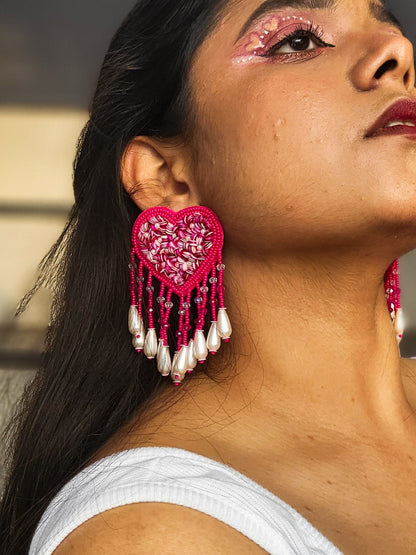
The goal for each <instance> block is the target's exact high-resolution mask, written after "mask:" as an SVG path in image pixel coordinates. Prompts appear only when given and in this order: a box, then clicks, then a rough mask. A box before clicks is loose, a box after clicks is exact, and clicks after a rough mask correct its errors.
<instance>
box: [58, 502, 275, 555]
mask: <svg viewBox="0 0 416 555" xmlns="http://www.w3.org/2000/svg"><path fill="white" fill-rule="evenodd" d="M97 553H99V554H100V555H110V554H111V555H114V554H116V553H123V554H125V555H133V554H134V555H136V554H139V553H140V554H141V555H146V554H149V555H150V554H152V555H155V554H158V553H172V554H175V553H178V554H179V553H181V554H184V555H187V554H191V553H192V554H194V553H202V554H204V553H206V554H212V553H219V554H221V553H224V554H225V553H241V554H242V555H246V554H247V555H248V554H253V555H255V554H260V553H265V551H264V550H263V549H261V548H260V547H259V546H258V545H257V544H255V543H254V542H252V541H251V540H249V539H248V538H246V537H245V536H244V535H243V534H241V533H240V532H238V531H237V530H234V529H233V528H231V527H230V526H227V525H226V524H224V523H222V522H220V521H219V520H216V519H215V518H212V517H210V516H208V515H206V514H204V513H200V512H199V511H195V510H193V509H189V508H187V507H182V506H179V505H172V504H167V503H133V504H130V505H123V506H121V507H117V508H114V509H110V510H108V511H105V512H104V513H101V514H99V515H97V516H95V517H93V518H91V519H90V520H88V521H87V522H85V523H84V524H82V525H81V526H79V527H78V528H77V529H75V530H74V531H73V532H72V533H71V534H70V535H69V536H67V537H66V538H65V540H64V541H63V542H62V543H61V544H60V545H59V547H58V548H57V549H56V550H55V551H54V555H96V554H97Z"/></svg>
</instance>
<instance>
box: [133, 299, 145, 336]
mask: <svg viewBox="0 0 416 555" xmlns="http://www.w3.org/2000/svg"><path fill="white" fill-rule="evenodd" d="M129 332H130V333H131V334H132V335H142V334H143V333H144V325H143V320H142V319H141V317H140V316H139V311H138V310H137V306H134V305H131V307H130V309H129Z"/></svg>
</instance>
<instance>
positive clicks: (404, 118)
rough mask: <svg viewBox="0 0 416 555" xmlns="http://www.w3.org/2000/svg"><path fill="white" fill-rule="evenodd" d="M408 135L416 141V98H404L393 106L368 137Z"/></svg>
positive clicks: (377, 122)
mask: <svg viewBox="0 0 416 555" xmlns="http://www.w3.org/2000/svg"><path fill="white" fill-rule="evenodd" d="M381 135H408V136H409V138H414V139H416V98H402V99H401V100H398V101H397V102H395V103H394V104H392V105H391V106H390V107H389V108H387V110H386V111H385V112H383V114H381V116H380V117H379V118H378V119H377V121H376V122H375V123H374V124H373V125H372V126H371V127H370V129H369V130H368V131H367V133H366V135H365V136H366V137H379V136H381Z"/></svg>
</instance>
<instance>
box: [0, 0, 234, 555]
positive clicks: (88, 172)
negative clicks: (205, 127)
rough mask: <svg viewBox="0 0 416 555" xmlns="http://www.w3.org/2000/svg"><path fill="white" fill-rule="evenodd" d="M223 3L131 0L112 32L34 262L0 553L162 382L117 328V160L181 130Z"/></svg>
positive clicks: (18, 545)
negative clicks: (32, 331) (42, 316)
mask: <svg viewBox="0 0 416 555" xmlns="http://www.w3.org/2000/svg"><path fill="white" fill-rule="evenodd" d="M225 3H226V2H225V0H140V1H139V2H137V4H136V5H135V7H134V8H133V10H132V11H131V12H130V14H129V15H128V16H127V18H126V19H125V21H124V22H123V23H122V25H121V27H120V29H119V30H118V31H117V33H116V35H115V37H114V38H113V40H112V42H111V44H110V48H109V51H108V52H107V54H106V57H105V59H104V63H103V66H102V69H101V73H100V75H99V79H98V84H97V89H96V92H95V95H94V98H93V101H92V105H91V109H90V119H89V122H88V124H87V125H86V127H85V128H84V130H83V132H82V134H81V137H80V141H79V145H78V151H77V156H76V159H75V163H74V193H75V204H74V206H73V208H72V210H71V213H70V215H69V219H68V222H67V224H66V226H65V229H64V231H63V233H62V235H61V236H60V238H59V239H58V241H57V243H56V244H55V245H54V246H53V247H52V249H51V251H50V252H49V253H48V255H47V256H46V257H45V259H44V260H43V262H42V263H41V268H40V270H41V271H40V279H39V281H38V283H37V285H36V286H35V288H36V287H39V286H40V285H48V286H50V287H51V288H52V290H53V295H54V300H53V304H52V311H51V324H50V327H49V330H48V333H47V337H46V346H45V353H44V357H43V363H42V366H41V368H40V369H39V370H38V372H37V373H36V376H35V378H34V380H33V381H32V382H31V383H30V384H29V385H28V386H27V388H26V390H25V394H24V396H23V399H22V401H21V402H20V404H19V406H18V410H17V411H16V414H15V416H14V418H13V420H12V422H11V423H10V425H9V427H8V429H7V433H6V434H5V440H6V443H7V444H8V452H7V466H8V476H7V480H6V487H5V491H4V494H3V498H2V501H1V505H0V553H1V554H3V555H6V554H7V555H12V554H13V555H20V554H22V555H23V554H26V553H27V552H28V549H29V545H30V541H31V538H32V536H33V533H34V531H35V528H36V525H37V524H38V522H39V520H40V517H41V515H42V513H43V512H44V510H45V509H46V507H47V505H48V504H49V502H50V501H51V499H52V498H53V496H54V495H55V494H56V493H57V492H58V491H59V490H60V489H61V487H62V486H63V485H64V484H65V483H66V482H67V481H68V480H70V479H71V478H72V477H73V476H74V475H75V474H76V473H77V472H79V470H80V469H81V468H83V466H85V464H86V463H87V461H88V460H89V459H90V458H91V457H92V456H93V454H94V453H95V452H96V451H97V450H98V449H99V448H100V447H101V446H102V445H104V443H105V442H106V441H107V440H108V439H109V438H110V437H111V436H113V435H114V434H115V432H116V431H118V430H119V429H120V428H121V427H122V426H123V424H125V423H126V422H127V421H128V419H129V417H131V416H132V414H133V413H136V412H137V411H140V410H141V409H143V410H144V409H145V408H146V407H149V404H150V403H154V402H155V399H157V398H158V397H159V396H160V394H161V391H162V388H163V387H164V384H165V383H166V382H165V381H164V380H163V379H161V378H160V376H159V374H158V372H157V371H155V368H154V364H153V362H151V361H147V360H143V359H142V358H141V357H139V356H137V353H136V352H135V351H134V349H132V347H131V344H130V334H129V332H128V330H127V326H126V315H127V312H128V306H129V271H128V264H129V248H130V231H131V227H132V224H133V222H134V220H135V218H136V217H137V215H138V213H139V212H138V209H137V207H136V205H135V204H134V203H133V202H132V201H131V199H130V197H129V196H128V195H127V193H125V191H124V189H123V187H122V186H121V182H120V164H121V159H122V155H123V152H124V150H125V148H126V146H127V145H128V144H129V142H130V141H131V140H132V139H133V138H134V137H135V136H138V135H152V136H157V137H175V136H178V137H182V138H184V137H186V136H189V135H188V133H189V129H190V126H191V122H192V121H193V120H192V117H191V114H192V102H191V93H190V91H189V87H188V85H187V77H188V72H189V68H190V64H191V61H192V57H193V55H194V53H195V51H196V49H197V48H198V46H199V45H200V44H201V43H202V41H203V40H204V38H205V37H206V36H207V35H208V33H209V32H210V30H211V29H212V27H213V25H214V24H215V22H216V19H217V17H218V15H219V14H220V13H221V9H222V7H223V5H225Z"/></svg>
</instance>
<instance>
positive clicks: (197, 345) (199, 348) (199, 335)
mask: <svg viewBox="0 0 416 555" xmlns="http://www.w3.org/2000/svg"><path fill="white" fill-rule="evenodd" d="M194 355H195V358H196V359H197V360H198V361H199V362H203V361H204V360H205V359H206V358H207V356H208V349H207V342H206V341H205V336H204V332H203V331H202V330H196V332H195V336H194Z"/></svg>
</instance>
